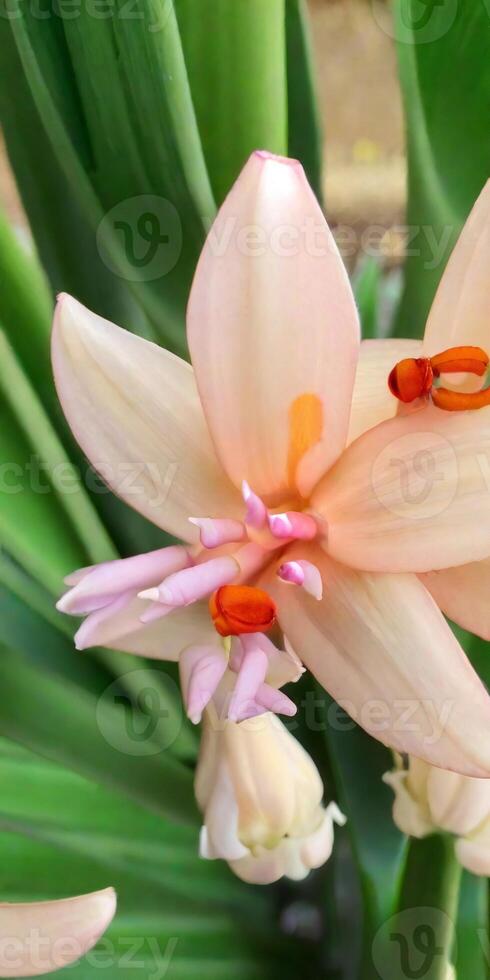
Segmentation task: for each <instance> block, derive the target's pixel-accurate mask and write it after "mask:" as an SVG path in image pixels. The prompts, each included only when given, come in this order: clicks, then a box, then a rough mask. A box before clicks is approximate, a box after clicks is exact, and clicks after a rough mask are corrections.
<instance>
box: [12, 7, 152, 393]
mask: <svg viewBox="0 0 490 980" xmlns="http://www.w3.org/2000/svg"><path fill="white" fill-rule="evenodd" d="M0 9H1V8H0ZM50 21H51V22H52V21H53V18H52V17H51V18H50ZM0 43H1V48H2V84H1V85H0V121H1V124H2V129H3V134H4V136H5V139H6V143H7V150H8V154H9V157H10V162H11V164H12V166H13V169H14V171H15V177H16V180H17V185H18V188H19V191H20V193H21V196H22V201H23V204H24V207H25V209H26V212H27V216H28V218H29V222H30V226H31V229H32V232H33V234H34V238H35V241H36V245H37V248H38V252H39V255H40V258H41V260H42V263H43V266H44V269H45V270H46V273H47V275H48V277H49V280H50V283H51V286H52V288H53V292H55V293H56V292H59V291H61V290H65V291H66V292H69V293H73V294H74V295H75V296H77V297H78V298H79V299H80V300H82V301H83V302H84V303H85V304H86V305H87V306H88V307H90V308H91V309H95V310H97V311H98V312H99V313H100V314H102V315H103V316H106V317H108V318H109V319H111V320H115V321H116V322H118V323H121V324H123V325H124V326H127V327H130V328H131V329H133V330H136V331H137V332H142V333H144V332H145V318H144V316H143V315H142V313H141V312H140V311H139V310H138V308H137V307H136V304H135V303H134V302H133V300H132V297H131V295H130V293H129V291H128V289H127V286H126V284H125V282H124V281H123V280H122V279H121V278H118V277H116V276H115V275H113V273H112V272H110V271H109V269H108V268H107V266H106V265H105V264H104V262H103V261H102V259H101V256H100V254H99V251H98V250H97V247H96V242H95V236H94V232H93V229H92V228H91V227H90V226H89V224H88V223H87V217H86V215H85V216H84V215H83V214H82V209H81V208H80V206H79V203H78V199H77V196H76V194H74V193H73V192H72V191H71V189H70V185H69V182H68V180H67V178H66V177H65V173H64V170H63V169H62V167H61V164H60V162H59V160H58V158H57V156H56V153H55V150H54V148H53V145H52V143H51V141H50V139H49V138H48V135H47V133H46V130H45V128H44V126H43V124H42V121H41V117H40V115H39V113H38V110H37V107H36V104H35V101H34V99H33V95H32V92H31V90H30V88H29V85H28V83H27V80H26V77H25V75H24V71H23V68H22V63H21V61H20V58H19V54H18V51H17V48H16V44H15V40H14V36H13V33H12V26H11V23H10V18H9V16H8V13H7V12H6V11H4V12H3V13H2V16H1V17H0ZM61 65H62V59H61V57H59V59H58V67H59V68H61ZM63 84H64V87H65V88H67V87H68V82H66V81H65V82H64V83H63ZM14 90H15V99H12V91H14ZM73 117H74V118H76V112H75V110H74V112H73ZM33 161H35V166H33ZM3 244H5V241H4V243H3ZM0 261H1V262H2V266H3V268H4V270H5V273H6V274H7V273H8V272H9V271H10V274H11V270H10V261H9V259H8V258H7V257H5V256H4V257H2V258H1V259H0ZM28 268H29V264H28V263H27V264H26V266H25V275H26V276H27V274H28ZM20 273H21V274H22V270H20ZM8 281H9V280H8V279H7V278H6V280H5V285H6V288H8ZM12 289H15V281H13V282H12ZM37 292H38V290H37V289H36V292H35V293H33V294H31V291H30V290H29V289H25V288H24V289H22V291H21V293H16V295H17V296H18V302H19V303H20V302H22V304H23V307H22V308H23V309H25V312H26V314H27V312H28V306H27V304H28V303H29V302H30V300H29V297H30V296H31V295H32V296H33V298H35V296H36V294H37ZM21 297H22V299H21ZM3 314H4V316H3V319H4V326H5V328H6V329H7V331H8V333H9V335H10V336H11V337H14V336H16V340H17V343H18V345H19V346H17V343H16V341H15V339H14V343H16V350H17V351H18V353H20V354H21V359H22V361H23V364H24V367H25V368H26V369H27V371H28V374H29V376H30V378H31V380H33V381H34V383H36V382H37V380H38V376H39V372H40V373H41V374H44V371H43V366H47V364H48V352H47V348H46V350H45V351H44V353H43V352H42V351H37V350H36V346H35V343H34V341H33V346H32V348H30V349H29V350H28V349H27V348H28V347H29V334H30V331H32V329H33V328H34V326H35V324H36V323H37V321H38V319H39V315H40V314H35V315H34V320H33V321H32V322H31V323H30V325H29V324H27V321H25V320H24V319H23V320H22V322H23V323H24V322H25V323H26V328H28V329H27V331H26V334H25V336H24V335H23V336H22V337H19V336H18V335H17V331H18V326H19V325H18V323H16V322H15V321H14V320H12V321H11V319H10V317H9V316H7V315H5V314H6V310H5V308H4V309H3ZM36 332H37V331H36ZM24 344H25V345H26V349H25V350H24ZM21 345H22V346H21ZM24 353H25V355H26V357H25V358H24ZM38 353H39V357H40V360H39V362H38V361H37V354H38ZM38 390H39V392H40V394H42V395H43V398H44V392H42V391H41V389H38Z"/></svg>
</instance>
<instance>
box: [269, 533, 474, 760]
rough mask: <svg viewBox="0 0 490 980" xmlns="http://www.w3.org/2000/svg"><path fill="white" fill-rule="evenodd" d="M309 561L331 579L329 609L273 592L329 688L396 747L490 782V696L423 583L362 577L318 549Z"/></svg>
mask: <svg viewBox="0 0 490 980" xmlns="http://www.w3.org/2000/svg"><path fill="white" fill-rule="evenodd" d="M301 553H302V554H303V555H304V554H305V548H304V547H302V548H301ZM289 554H290V555H292V556H293V557H294V556H296V555H297V554H299V549H298V548H297V547H296V549H295V548H293V549H291V551H290V552H289ZM307 556H308V557H309V558H310V560H311V561H313V562H314V563H315V564H316V565H318V567H319V568H320V570H321V573H322V578H323V582H324V586H325V588H324V598H323V600H322V601H321V602H316V600H315V599H313V598H312V597H311V596H308V595H307V594H306V593H305V592H304V591H303V590H302V589H296V590H292V589H289V588H288V586H287V585H282V584H281V583H280V582H279V581H278V580H276V581H273V580H272V578H271V581H270V583H269V586H268V587H269V590H270V591H271V593H272V595H273V597H274V598H275V600H276V602H277V606H278V614H279V622H280V625H281V628H282V629H283V630H284V631H285V633H286V635H287V636H288V638H289V639H290V640H291V642H292V643H293V645H294V647H295V649H296V650H297V652H298V654H299V655H300V657H301V659H302V660H303V661H304V663H305V664H306V666H307V667H308V668H309V669H310V670H311V671H312V673H313V674H315V676H316V678H317V679H318V680H319V682H320V683H321V684H322V685H323V687H325V688H326V689H327V690H328V691H329V692H330V694H331V695H332V696H333V697H334V698H335V700H336V701H338V702H339V703H340V704H341V705H342V706H343V707H344V708H345V709H346V710H347V711H348V712H349V714H351V715H352V716H353V717H354V718H355V720H356V721H357V722H358V723H359V724H360V725H362V727H363V728H365V729H366V730H367V731H368V732H370V734H372V735H373V736H374V737H375V738H377V739H379V740H380V741H381V742H384V743H385V744H387V745H390V746H391V747H392V748H395V749H397V750H398V751H400V752H409V753H411V754H413V755H416V756H418V757H420V758H422V759H425V760H427V761H428V762H430V763H432V764H433V765H438V766H442V767H444V768H445V769H452V770H456V771H457V772H461V773H464V774H466V775H470V776H485V777H488V776H490V744H489V740H488V730H489V726H490V698H489V696H488V694H487V692H486V691H485V689H484V687H483V685H482V683H481V682H480V680H479V678H478V677H477V675H476V673H475V671H474V670H473V668H472V667H471V665H470V663H469V661H468V659H467V657H466V656H465V654H464V652H463V650H462V649H461V647H460V645H459V643H458V642H457V640H456V638H455V637H454V635H453V633H452V632H451V630H450V629H449V627H448V626H447V624H446V622H445V620H444V618H443V616H442V615H441V613H440V612H439V610H438V608H437V606H436V604H435V602H434V600H433V599H432V598H431V596H430V595H429V593H428V592H427V590H426V589H425V588H424V587H423V585H422V584H421V582H420V581H419V579H418V578H417V577H416V576H415V575H380V574H365V573H359V572H355V571H352V570H350V569H347V568H345V567H343V566H342V565H339V564H337V563H336V562H334V561H332V560H331V559H329V558H328V557H327V556H326V555H325V554H322V552H321V549H320V548H319V547H318V546H315V545H310V546H309V550H308V552H307Z"/></svg>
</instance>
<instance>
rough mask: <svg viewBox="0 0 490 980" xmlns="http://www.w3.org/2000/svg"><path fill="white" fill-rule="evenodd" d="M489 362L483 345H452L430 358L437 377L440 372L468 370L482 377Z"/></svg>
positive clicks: (451, 372)
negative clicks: (482, 347)
mask: <svg viewBox="0 0 490 980" xmlns="http://www.w3.org/2000/svg"><path fill="white" fill-rule="evenodd" d="M488 362H489V358H488V354H486V353H485V351H484V350H482V349H481V347H450V348H449V349H448V350H444V351H442V353H441V354H436V356H435V357H431V359H430V363H431V366H432V370H433V372H434V377H436V378H438V377H439V375H440V374H455V373H456V372H463V373H466V372H468V374H477V375H478V376H479V377H482V376H483V375H484V374H485V372H486V370H487V368H488Z"/></svg>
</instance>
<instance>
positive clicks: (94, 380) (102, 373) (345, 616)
mask: <svg viewBox="0 0 490 980" xmlns="http://www.w3.org/2000/svg"><path fill="white" fill-rule="evenodd" d="M486 254H487V255H488V250H487V253H486ZM470 259H471V261H470ZM466 265H467V266H468V269H469V267H470V266H471V270H472V271H468V272H467V275H468V276H469V277H470V280H471V282H472V292H471V294H472V296H476V297H477V299H478V302H476V301H475V302H476V307H475V309H474V310H472V312H473V314H474V316H473V321H474V322H475V323H476V321H477V320H478V318H479V317H483V316H484V314H486V309H485V310H484V309H483V305H482V304H483V299H484V298H485V297H486V295H487V293H486V292H485V289H484V287H483V285H482V283H483V279H482V276H483V270H484V268H485V263H482V262H481V261H480V257H479V256H477V258H476V259H475V258H474V256H473V257H471V256H470V255H469V254H466ZM478 270H479V271H478ZM447 275H451V276H452V275H453V273H452V271H451V269H449V270H448V273H447ZM459 280H460V282H461V275H460V276H459ZM480 280H481V282H480ZM441 288H442V287H441ZM456 292H457V290H456ZM462 292H463V293H464V292H465V291H464V289H463V290H462ZM469 306H470V301H469V299H468V302H467V304H466V306H465V304H464V303H463V305H461V302H460V304H459V307H458V304H456V303H455V302H452V303H450V304H449V306H447V309H446V316H447V315H452V314H453V313H454V311H456V312H457V313H458V316H460V315H461V316H466V314H467V312H468V309H469ZM478 322H479V320H478ZM478 329H479V328H477V327H476V326H475V328H474V333H475V334H476V336H475V337H473V338H472V340H473V342H475V343H476V342H478V341H479V339H480V334H479V332H478ZM453 336H454V337H455V336H456V328H454V331H453ZM188 341H189V348H190V352H191V357H192V367H191V366H190V365H188V364H186V363H185V362H184V361H182V360H180V359H179V358H177V357H175V356H173V355H172V354H169V353H168V352H167V351H165V350H162V349H161V348H158V347H156V346H154V345H153V344H150V343H148V342H147V341H145V340H143V339H141V338H139V337H136V336H134V335H132V334H130V333H127V332H125V331H123V330H120V329H119V328H117V327H116V326H114V325H113V324H111V323H109V322H107V321H105V320H102V319H101V318H100V317H98V316H96V315H95V314H93V313H90V312H89V311H88V310H85V309H84V308H83V307H82V306H81V305H80V304H79V303H77V302H76V301H75V300H73V299H71V298H69V297H66V296H64V297H61V299H60V302H59V305H58V310H57V313H56V317H55V327H54V334H53V364H54V372H55V379H56V384H57V388H58V392H59V396H60V400H61V403H62V405H63V408H64V411H65V414H66V416H67V419H68V421H69V423H70V425H71V427H72V429H73V432H74V434H75V436H76V438H77V439H78V441H79V443H80V445H81V446H82V448H83V449H84V451H85V452H86V453H87V455H88V457H89V458H90V460H91V462H92V463H93V465H94V466H95V468H96V469H97V470H98V471H100V472H101V473H102V475H103V476H104V478H105V480H106V482H108V483H109V485H110V486H112V488H113V489H114V490H115V491H116V492H117V493H119V495H120V496H122V497H123V498H124V499H125V500H126V501H127V502H128V503H130V504H131V505H133V506H134V507H135V508H136V509H138V510H139V511H140V512H141V513H143V514H144V515H145V516H146V517H148V518H149V519H151V520H153V521H154V522H155V523H156V524H157V525H158V526H160V527H163V528H165V529H166V530H167V531H170V532H171V533H172V534H174V535H175V536H176V537H177V538H179V539H180V540H181V541H183V542H184V544H183V545H182V546H176V547H175V548H173V549H171V551H170V552H168V553H167V554H166V553H165V552H157V553H156V555H152V556H145V557H140V558H138V559H129V560H128V563H127V564H126V565H124V563H120V564H118V565H117V566H114V568H115V573H114V579H113V580H112V582H111V576H112V572H111V566H106V567H105V571H104V570H103V571H102V572H100V574H101V576H102V578H103V581H98V580H97V578H96V575H99V572H98V571H89V572H88V573H78V574H77V575H76V576H75V577H74V578H72V579H71V580H70V583H69V584H73V586H74V588H73V591H72V592H70V593H68V596H66V597H64V599H63V600H62V604H63V608H65V609H66V610H69V611H72V612H79V613H81V612H87V613H88V618H87V620H86V621H85V623H84V625H83V626H82V628H81V633H80V634H79V645H80V646H87V645H89V644H93V645H98V644H106V645H113V646H119V647H122V648H124V649H126V650H128V651H133V652H135V653H139V654H146V655H148V656H154V657H160V658H163V659H165V658H167V659H177V658H179V657H180V655H181V653H182V651H183V650H184V649H186V648H188V647H191V648H192V649H193V651H194V652H193V653H192V655H190V654H187V657H188V658H189V663H190V667H189V669H190V670H192V669H193V667H194V670H195V671H197V672H198V673H199V672H201V674H202V676H203V677H205V678H206V682H205V684H204V686H205V687H206V691H205V695H206V697H205V698H203V696H202V694H201V696H200V698H199V699H198V700H197V701H196V703H195V705H194V706H192V707H190V708H189V713H190V714H193V715H195V716H196V718H197V717H198V716H199V715H200V712H201V711H202V709H203V707H204V701H205V700H206V699H207V702H209V699H210V698H211V696H212V694H213V690H215V689H216V687H217V686H218V684H219V680H220V677H221V676H222V673H223V671H224V669H225V668H226V665H227V662H228V660H227V656H228V651H227V648H226V646H225V647H224V646H223V644H222V643H221V641H220V640H219V638H218V637H217V634H216V632H215V631H214V630H213V626H212V622H211V619H210V617H209V614H208V610H207V600H208V597H209V595H210V594H211V593H212V592H213V590H215V589H219V588H220V587H228V586H229V584H230V583H231V584H237V583H238V584H240V583H249V584H250V583H252V584H253V585H255V584H256V583H258V584H259V585H260V587H261V588H262V589H264V590H266V591H267V592H268V593H269V594H270V595H271V596H272V597H273V599H274V600H275V603H276V605H277V613H278V621H279V625H280V627H281V629H282V631H283V633H284V634H285V635H286V637H287V638H288V640H289V641H290V642H291V644H292V647H293V648H294V650H295V651H296V652H297V653H298V655H299V656H300V657H301V660H302V661H303V663H304V664H305V665H306V666H307V667H308V668H310V670H312V672H313V673H314V674H315V675H316V677H317V678H318V680H319V681H320V682H321V683H322V684H323V685H324V687H325V688H326V689H327V690H328V691H329V692H330V693H331V694H332V695H333V697H334V698H335V699H336V700H337V701H338V702H340V703H342V704H343V705H344V707H345V708H346V709H347V710H348V711H349V712H350V713H351V714H352V715H353V717H354V718H355V719H356V720H357V721H358V722H359V723H360V724H361V725H363V727H364V728H366V729H367V731H369V732H371V733H372V734H373V735H374V736H375V737H377V738H379V739H380V740H381V741H383V742H385V743H386V744H388V745H391V746H392V747H394V748H396V749H398V750H399V751H402V752H411V753H413V754H414V755H418V756H420V757H423V758H425V759H427V760H428V761H429V762H431V763H433V764H435V765H439V766H442V767H444V768H450V769H454V770H457V771H460V772H463V773H466V774H467V775H472V776H488V775H490V744H489V740H488V738H487V735H486V733H487V731H488V728H489V724H490V701H489V698H488V695H487V693H486V691H485V689H484V687H483V685H482V684H481V682H480V680H479V678H478V677H477V675H476V673H475V672H474V670H473V669H472V667H471V665H470V663H469V661H468V660H467V658H466V656H465V654H464V652H463V650H462V649H461V647H460V645H459V644H458V642H457V641H456V639H455V637H454V635H453V634H452V632H451V630H450V629H449V627H448V626H447V624H446V622H445V620H444V617H443V616H442V614H441V612H440V610H439V608H438V606H437V605H436V603H435V602H434V600H433V598H432V596H431V594H430V592H429V591H428V589H427V588H426V586H425V584H424V582H423V581H422V580H421V578H420V574H425V573H428V572H432V571H434V570H440V569H446V568H448V567H450V566H459V567H461V566H464V565H465V564H467V563H469V562H473V561H476V560H479V559H488V558H489V556H490V493H489V492H488V487H487V485H486V484H485V481H484V479H483V478H482V472H481V469H480V468H479V466H478V460H479V459H481V458H482V457H484V456H485V453H487V452H488V451H489V450H490V414H489V413H490V409H482V410H481V411H478V412H472V413H462V414H454V413H446V412H442V411H440V410H438V409H436V408H434V407H433V406H430V407H428V408H425V409H424V410H423V411H421V412H416V413H412V414H409V415H407V416H406V417H395V418H389V419H388V420H387V421H384V422H382V424H380V425H376V427H375V428H373V429H370V430H369V431H366V432H363V433H362V429H363V428H364V427H365V426H368V425H369V424H371V423H375V422H378V421H381V419H382V418H384V417H385V415H388V416H389V415H392V416H393V415H394V414H395V412H396V410H397V405H396V402H395V399H393V398H392V396H391V395H390V393H389V392H388V390H387V376H388V373H389V370H390V369H391V367H392V366H393V364H394V362H395V361H396V360H398V359H399V358H400V357H402V356H403V353H401V351H402V350H405V349H407V345H406V344H405V347H403V345H404V343H405V342H394V345H393V346H391V345H390V344H388V342H386V346H385V347H382V348H380V347H378V346H376V345H375V347H374V349H373V348H368V353H367V355H365V356H364V357H363V361H362V362H361V371H360V372H358V376H357V381H356V388H355V390H354V402H353V407H352V413H351V406H352V399H353V389H354V379H355V372H356V365H357V361H358V354H359V325H358V317H357V312H356V309H355V304H354V300H353V297H352V292H351V288H350V285H349V282H348V278H347V275H346V272H345V269H344V266H343V264H342V261H341V259H340V256H339V254H338V251H337V249H336V246H335V244H334V241H333V239H332V236H331V234H330V231H329V229H328V227H327V225H326V222H325V220H324V217H323V215H322V213H321V210H320V208H319V206H318V204H317V202H316V200H315V198H314V195H313V193H312V191H311V189H310V188H309V186H308V183H307V181H306V178H305V175H304V172H303V170H302V167H301V166H300V164H299V163H297V162H296V161H293V160H287V159H283V158H277V157H273V156H271V155H269V154H266V153H262V152H259V153H255V154H253V155H252V157H251V159H250V160H249V162H248V163H247V165H246V166H245V168H244V170H243V172H242V174H241V176H240V177H239V179H238V181H237V183H236V184H235V186H234V187H233V188H232V190H231V192H230V194H229V195H228V197H227V199H226V201H225V202H224V204H223V206H222V208H221V210H220V212H219V214H218V216H217V218H216V221H215V223H214V225H213V227H212V229H211V231H210V233H209V235H208V238H207V241H206V244H205V247H204V250H203V253H202V256H201V259H200V261H199V264H198V267H197V270H196V276H195V280H194V284H193V287H192V292H191V296H190V301H189V308H188ZM395 346H396V353H395ZM438 346H439V347H440V345H438ZM408 349H412V348H411V345H408ZM378 389H379V391H380V392H381V399H379V398H378ZM373 393H374V394H375V395H376V397H373ZM379 400H381V402H382V403H383V405H384V408H383V409H381V408H380V404H379ZM386 406H389V407H388V409H386ZM359 412H361V415H362V416H363V418H362V422H360V421H359V414H358V413H359ZM349 425H350V429H351V434H352V430H353V429H356V427H357V430H358V432H361V433H362V434H361V435H360V438H358V439H357V440H356V441H355V442H353V443H352V444H351V445H349V446H348V447H347V448H346V445H347V443H348V440H349ZM419 463H420V464H421V465H420V466H419ZM422 464H423V465H422ZM427 465H428V466H429V469H430V472H429V474H428V476H427V471H426V469H424V466H427ZM432 477H434V478H433V479H432ZM189 518H194V519H195V520H194V521H193V522H191V523H190V522H189ZM199 542H200V543H199ZM168 556H170V558H169V557H168ZM167 561H168V562H170V564H168V565H167V564H166V563H167ZM159 562H162V567H159ZM173 562H176V564H175V565H174V564H172V563H173ZM126 570H127V577H126ZM116 572H117V574H116ZM120 573H122V574H120ZM141 596H143V598H142V597H141ZM70 607H71V608H70ZM142 620H143V621H144V622H145V623H146V625H144V626H143V624H142ZM150 620H152V622H150ZM234 645H235V647H236V646H238V648H239V649H238V652H237V650H236V649H235V657H234V661H233V663H232V664H231V666H232V668H234V669H235V670H236V671H237V672H238V677H239V687H240V689H241V691H242V693H243V698H242V701H241V703H240V704H238V705H237V703H236V702H235V704H234V717H235V718H236V719H238V718H240V717H244V716H245V715H246V714H247V710H246V706H245V700H246V699H248V702H249V707H250V709H251V710H252V711H259V710H264V709H265V708H266V707H267V704H266V702H267V701H268V700H270V697H271V691H270V689H268V688H267V684H269V681H268V680H267V664H268V662H269V657H270V653H271V650H270V647H268V649H267V650H264V646H265V644H264V639H263V635H262V636H261V633H260V631H259V632H258V633H256V634H255V636H254V635H253V634H252V639H250V637H248V638H247V637H246V638H245V639H243V638H241V637H239V638H238V639H237V640H236V641H235V643H234ZM196 648H197V652H196ZM223 650H224V651H225V655H224V654H223ZM264 654H265V656H264ZM201 664H202V669H201ZM240 674H241V677H240ZM264 684H265V685H266V687H265V688H264V686H263V685H264ZM269 687H270V684H269ZM240 697H242V696H240ZM284 705H286V702H284ZM281 710H282V709H281ZM289 710H293V709H291V708H289Z"/></svg>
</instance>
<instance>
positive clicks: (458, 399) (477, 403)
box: [432, 388, 490, 412]
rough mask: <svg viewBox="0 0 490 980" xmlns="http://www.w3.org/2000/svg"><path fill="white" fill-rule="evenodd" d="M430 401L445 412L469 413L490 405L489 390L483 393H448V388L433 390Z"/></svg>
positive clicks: (484, 390)
mask: <svg viewBox="0 0 490 980" xmlns="http://www.w3.org/2000/svg"><path fill="white" fill-rule="evenodd" d="M432 401H433V402H434V405H437V408H442V409H444V411H445V412H470V411H473V410H474V409H475V408H485V406H486V405H490V388H484V389H483V391H472V392H469V391H467V392H463V391H449V388H433V389H432Z"/></svg>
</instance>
